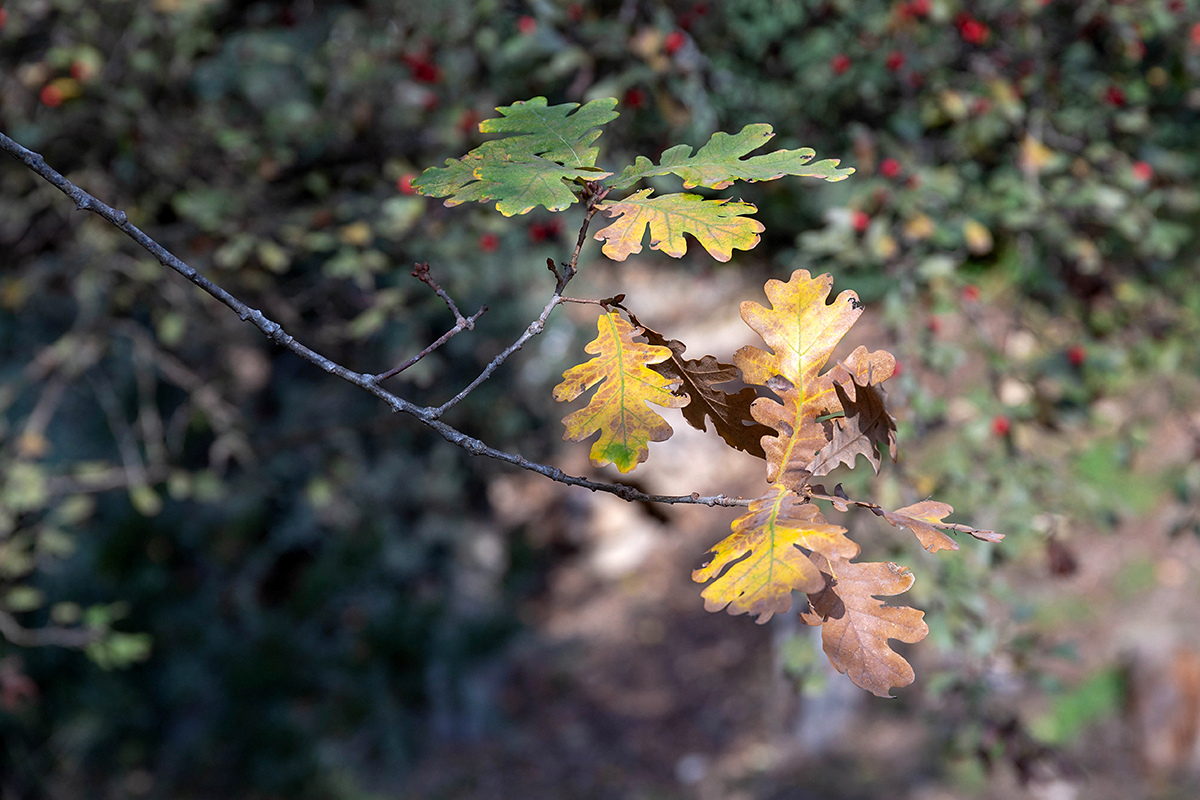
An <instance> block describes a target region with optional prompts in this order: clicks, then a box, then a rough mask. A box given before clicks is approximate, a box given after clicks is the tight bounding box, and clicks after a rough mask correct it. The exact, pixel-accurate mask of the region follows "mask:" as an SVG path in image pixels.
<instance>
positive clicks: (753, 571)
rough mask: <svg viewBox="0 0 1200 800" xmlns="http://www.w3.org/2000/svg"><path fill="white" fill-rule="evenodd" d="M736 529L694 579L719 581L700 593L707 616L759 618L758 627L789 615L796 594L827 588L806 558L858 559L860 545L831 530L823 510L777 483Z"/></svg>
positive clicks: (835, 528) (839, 530)
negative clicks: (775, 616)
mask: <svg viewBox="0 0 1200 800" xmlns="http://www.w3.org/2000/svg"><path fill="white" fill-rule="evenodd" d="M732 528H733V533H732V534H730V535H729V536H727V537H725V538H724V539H722V540H721V541H720V542H719V543H718V544H717V545H716V546H715V547H713V549H712V559H711V560H710V561H709V562H708V563H707V564H705V565H704V566H703V567H701V568H700V569H698V570H696V571H695V572H693V573H692V580H694V581H696V582H697V583H704V582H705V581H708V580H712V579H713V578H716V580H713V581H712V583H710V584H709V585H708V586H706V587H704V591H703V592H701V595H702V596H703V597H704V608H705V609H706V610H708V611H720V610H721V609H723V608H728V609H729V613H730V614H747V613H749V614H757V615H758V620H757V621H758V623H759V624H760V625H761V624H762V623H764V622H766V621H767V620H769V619H770V618H771V616H772V615H773V614H783V613H786V612H787V611H788V610H789V609H791V607H792V591H801V592H808V593H812V592H817V591H820V590H821V588H822V587H823V586H824V578H822V577H821V573H820V571H819V570H818V569H817V567H815V566H813V563H812V562H811V561H810V560H809V558H808V555H807V553H809V552H813V553H822V554H824V555H827V556H830V557H833V558H834V559H850V558H853V557H854V556H856V555H858V545H857V544H855V543H854V542H852V541H850V540H849V539H847V538H846V536H845V533H846V529H845V528H842V527H840V526H838V525H830V524H829V523H828V522H826V521H825V518H824V517H822V516H821V512H820V509H818V508H817V507H816V506H815V505H813V504H811V503H805V502H804V501H803V500H802V499H801V498H800V497H799V496H798V495H797V494H796V493H795V492H793V491H791V490H789V489H786V488H785V487H783V486H782V485H780V484H778V483H776V484H773V485H772V486H771V488H770V489H768V490H767V493H766V494H764V495H763V496H762V497H759V498H758V499H756V500H755V501H754V502H752V503H751V504H750V508H749V510H748V511H747V512H746V513H745V514H744V515H742V516H741V517H738V518H737V519H736V520H734V521H733V524H732ZM801 548H803V549H801ZM739 559H740V560H739ZM730 565H732V566H730ZM727 567H728V569H726V568H727ZM723 570H724V572H722V571H723Z"/></svg>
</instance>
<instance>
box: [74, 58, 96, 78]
mask: <svg viewBox="0 0 1200 800" xmlns="http://www.w3.org/2000/svg"><path fill="white" fill-rule="evenodd" d="M95 72H96V71H95V70H94V69H92V67H91V65H90V64H88V63H87V62H86V61H80V60H79V59H75V60H74V61H72V62H71V77H72V78H74V79H75V80H77V81H79V82H80V83H85V82H87V81H88V80H90V79H91V77H92V75H94V74H95Z"/></svg>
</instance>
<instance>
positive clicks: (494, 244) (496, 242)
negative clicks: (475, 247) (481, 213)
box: [479, 233, 500, 253]
mask: <svg viewBox="0 0 1200 800" xmlns="http://www.w3.org/2000/svg"><path fill="white" fill-rule="evenodd" d="M499 247H500V237H499V236H497V235H496V234H494V233H485V234H484V235H483V236H480V237H479V249H480V250H482V251H483V252H485V253H494V252H496V250H497V249H498V248H499Z"/></svg>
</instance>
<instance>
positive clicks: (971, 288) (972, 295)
mask: <svg viewBox="0 0 1200 800" xmlns="http://www.w3.org/2000/svg"><path fill="white" fill-rule="evenodd" d="M962 296H963V300H965V301H966V302H968V303H978V302H979V287H978V286H976V285H975V284H973V283H968V284H967V285H966V286H964V287H963V290H962Z"/></svg>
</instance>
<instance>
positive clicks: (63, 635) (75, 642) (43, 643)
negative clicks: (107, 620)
mask: <svg viewBox="0 0 1200 800" xmlns="http://www.w3.org/2000/svg"><path fill="white" fill-rule="evenodd" d="M0 636H3V637H4V638H5V639H7V640H8V641H9V642H10V643H11V644H15V645H16V646H17V647H76V648H82V647H87V646H88V645H89V644H91V643H92V642H94V641H96V640H97V639H98V638H100V632H99V631H94V630H90V629H88V628H60V627H57V626H47V627H44V628H26V627H24V626H23V625H21V623H19V622H17V619H16V617H14V616H13V615H12V614H9V613H8V612H7V611H0Z"/></svg>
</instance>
